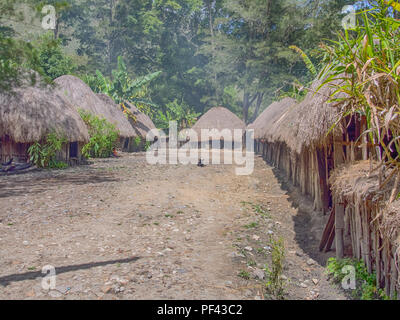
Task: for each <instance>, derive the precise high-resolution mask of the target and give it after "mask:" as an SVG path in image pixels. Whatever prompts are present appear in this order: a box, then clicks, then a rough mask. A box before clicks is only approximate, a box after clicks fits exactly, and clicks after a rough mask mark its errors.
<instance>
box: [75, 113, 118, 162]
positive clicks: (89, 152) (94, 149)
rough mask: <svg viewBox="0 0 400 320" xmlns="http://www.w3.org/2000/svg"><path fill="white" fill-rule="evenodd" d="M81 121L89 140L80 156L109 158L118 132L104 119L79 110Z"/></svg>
mask: <svg viewBox="0 0 400 320" xmlns="http://www.w3.org/2000/svg"><path fill="white" fill-rule="evenodd" d="M79 114H80V115H81V118H82V120H83V121H84V122H85V124H86V125H87V127H88V130H89V136H90V140H89V143H87V144H86V145H85V146H84V147H83V149H82V154H83V155H84V156H85V157H87V158H90V157H92V158H106V157H109V156H110V155H111V154H112V152H113V150H114V148H115V147H116V144H117V140H118V130H117V129H116V128H115V126H114V125H113V124H111V123H109V122H108V121H107V120H106V119H104V118H99V117H97V116H95V115H93V114H91V113H90V112H87V111H84V110H79Z"/></svg>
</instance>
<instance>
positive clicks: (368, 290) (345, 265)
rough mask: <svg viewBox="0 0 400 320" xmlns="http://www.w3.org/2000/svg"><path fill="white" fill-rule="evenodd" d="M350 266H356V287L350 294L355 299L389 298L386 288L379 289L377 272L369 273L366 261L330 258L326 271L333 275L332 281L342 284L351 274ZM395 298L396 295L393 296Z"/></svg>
mask: <svg viewBox="0 0 400 320" xmlns="http://www.w3.org/2000/svg"><path fill="white" fill-rule="evenodd" d="M349 267H350V268H354V269H353V270H354V276H355V279H354V280H355V284H354V285H355V288H354V289H351V290H350V294H351V296H352V298H354V299H361V300H388V299H389V297H388V296H386V294H385V292H384V290H382V289H379V288H378V287H377V285H376V275H375V273H372V274H371V273H369V272H368V270H367V267H366V266H365V263H364V261H359V260H355V259H349V258H346V259H341V260H337V259H336V258H329V259H328V262H327V265H326V273H327V274H328V275H329V276H330V277H331V279H332V281H333V282H335V283H336V284H338V285H340V284H341V283H342V281H343V280H346V279H345V277H346V276H349V275H350V272H351V271H350V269H349ZM393 298H395V297H393Z"/></svg>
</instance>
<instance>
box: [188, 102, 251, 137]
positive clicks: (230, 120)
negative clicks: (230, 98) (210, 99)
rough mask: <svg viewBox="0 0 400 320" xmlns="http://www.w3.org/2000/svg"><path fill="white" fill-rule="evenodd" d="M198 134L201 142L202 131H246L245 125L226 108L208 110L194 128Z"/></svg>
mask: <svg viewBox="0 0 400 320" xmlns="http://www.w3.org/2000/svg"><path fill="white" fill-rule="evenodd" d="M192 129H193V130H194V131H196V132H197V134H198V137H199V140H200V139H201V130H202V129H209V130H212V129H215V130H219V131H222V130H223V129H229V130H232V134H233V130H234V129H241V130H243V131H244V130H245V129H246V125H245V123H244V122H243V121H242V120H241V119H240V118H239V117H238V116H236V115H235V114H234V113H232V112H231V111H229V110H228V109H226V108H224V107H214V108H211V109H210V110H208V111H207V112H206V113H205V114H203V115H202V116H201V118H200V119H199V120H198V121H197V122H196V123H195V125H194V126H193V127H192Z"/></svg>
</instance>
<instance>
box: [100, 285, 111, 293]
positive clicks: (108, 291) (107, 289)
mask: <svg viewBox="0 0 400 320" xmlns="http://www.w3.org/2000/svg"><path fill="white" fill-rule="evenodd" d="M111 290H112V287H111V286H104V287H103V288H101V291H102V292H103V293H110V292H111Z"/></svg>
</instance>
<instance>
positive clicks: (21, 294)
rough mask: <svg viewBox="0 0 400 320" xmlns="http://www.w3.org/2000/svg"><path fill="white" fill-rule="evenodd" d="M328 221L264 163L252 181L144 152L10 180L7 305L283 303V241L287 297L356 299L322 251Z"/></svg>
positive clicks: (5, 204) (0, 287) (3, 239)
mask: <svg viewBox="0 0 400 320" xmlns="http://www.w3.org/2000/svg"><path fill="white" fill-rule="evenodd" d="M257 206H258V207H257ZM256 208H262V210H261V211H260V210H257V209H256ZM326 219H327V217H324V216H322V215H321V214H319V213H316V212H313V211H312V209H311V207H310V204H309V201H308V200H307V199H305V198H304V197H302V196H299V195H298V194H297V191H296V189H295V188H292V187H291V186H290V185H288V184H286V182H285V181H284V179H282V178H281V177H280V175H279V171H277V170H276V169H274V168H271V167H270V166H268V165H267V164H266V163H265V162H264V161H263V160H262V159H261V158H256V163H255V170H254V173H253V174H252V175H250V176H236V175H235V170H234V166H231V165H207V166H206V167H204V168H201V167H198V166H195V165H186V166H185V165H149V164H147V162H146V158H145V155H144V154H143V153H140V154H123V156H122V157H121V158H117V159H116V158H113V159H103V160H95V161H92V163H91V164H90V165H86V166H80V167H74V168H69V169H66V170H61V171H58V170H42V171H33V172H29V173H25V174H19V175H10V176H1V177H0V252H1V258H0V299H273V298H276V297H273V296H271V295H269V294H268V290H267V289H266V285H265V282H266V279H265V274H263V273H262V272H261V273H260V270H262V269H263V268H264V266H265V265H268V266H269V267H270V266H271V250H272V248H271V242H270V239H271V237H272V238H274V239H279V238H282V239H283V240H284V245H285V256H286V258H285V265H284V271H283V274H284V279H285V283H286V284H285V292H286V293H285V298H286V299H345V295H344V293H343V292H341V291H340V290H338V289H336V288H334V287H332V285H331V284H329V283H328V281H327V279H326V276H325V275H324V266H325V262H326V259H327V258H328V257H329V256H331V255H333V253H332V252H330V253H328V254H321V253H320V252H319V251H318V244H319V238H320V235H321V234H322V228H323V226H324V222H325V221H326ZM46 265H51V266H54V267H55V269H56V274H57V278H56V288H55V289H53V290H44V289H43V288H42V285H41V283H42V277H43V276H44V274H42V273H41V271H42V267H43V266H46ZM247 277H249V278H248V279H247ZM263 277H264V279H262V278H263Z"/></svg>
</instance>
